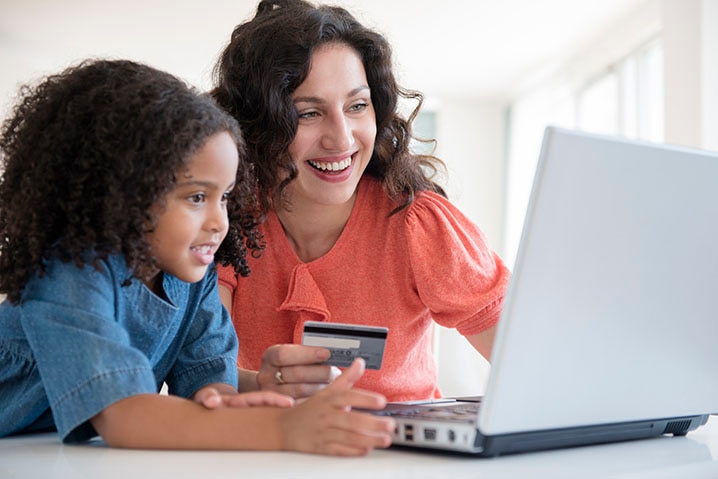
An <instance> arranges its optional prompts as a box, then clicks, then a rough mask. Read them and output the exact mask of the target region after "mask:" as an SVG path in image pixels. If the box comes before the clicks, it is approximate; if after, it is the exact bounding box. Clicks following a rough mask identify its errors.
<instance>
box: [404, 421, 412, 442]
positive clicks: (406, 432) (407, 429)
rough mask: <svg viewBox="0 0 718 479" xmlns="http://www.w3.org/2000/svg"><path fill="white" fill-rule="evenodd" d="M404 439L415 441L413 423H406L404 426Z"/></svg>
mask: <svg viewBox="0 0 718 479" xmlns="http://www.w3.org/2000/svg"><path fill="white" fill-rule="evenodd" d="M404 439H406V440H407V441H413V440H414V426H412V425H411V424H406V425H405V426H404Z"/></svg>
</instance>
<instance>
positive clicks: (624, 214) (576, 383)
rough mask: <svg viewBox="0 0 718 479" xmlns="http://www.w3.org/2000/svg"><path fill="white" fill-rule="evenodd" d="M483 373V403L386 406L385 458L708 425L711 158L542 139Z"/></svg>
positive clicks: (717, 305)
mask: <svg viewBox="0 0 718 479" xmlns="http://www.w3.org/2000/svg"><path fill="white" fill-rule="evenodd" d="M491 364H492V368H491V373H490V376H489V380H488V383H487V386H486V391H485V394H484V396H483V397H475V398H450V399H441V400H434V401H428V402H424V403H422V402H411V403H391V404H389V405H387V408H386V409H385V410H384V411H382V412H380V414H384V415H390V416H392V417H394V418H395V419H396V422H397V428H396V430H395V432H394V437H393V444H394V445H396V446H408V447H418V448H428V449H435V450H444V451H456V452H461V453H468V454H473V455H477V456H485V457H491V456H498V455H503V454H511V453H519V452H527V451H536V450H544V449H554V448H563V447H570V446H580V445H588V444H597V443H607V442H616V441H626V440H633V439H643V438H649V437H655V436H662V435H674V436H682V435H685V434H686V433H688V432H689V431H692V430H694V429H696V428H697V427H699V426H701V425H703V424H705V423H706V421H707V420H708V417H709V415H710V414H712V413H716V412H718V370H717V369H716V367H718V154H717V153H710V152H706V151H698V150H691V149H687V148H679V147H674V146H667V145H657V144H651V143H647V142H641V141H632V140H626V139H619V138H615V137H607V136H600V135H594V134H588V133H581V132H576V131H571V130H566V129H560V128H555V127H548V128H547V129H546V131H545V136H544V140H543V146H542V149H541V154H540V157H539V162H538V166H537V171H536V176H535V180H534V184H533V189H532V193H531V197H530V201H529V206H528V210H527V215H526V218H525V222H524V227H523V232H522V237H521V242H520V246H519V249H518V253H517V258H516V263H515V266H514V271H513V277H512V280H511V284H510V286H509V290H508V293H507V296H506V298H505V303H504V309H503V312H502V317H501V320H500V323H499V326H498V330H497V336H496V341H495V345H494V350H493V354H492V358H491ZM457 367H460V366H458V365H457Z"/></svg>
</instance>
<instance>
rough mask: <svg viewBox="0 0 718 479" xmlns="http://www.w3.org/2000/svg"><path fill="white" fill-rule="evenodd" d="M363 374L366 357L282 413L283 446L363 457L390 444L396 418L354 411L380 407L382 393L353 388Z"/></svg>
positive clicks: (285, 447) (313, 451) (384, 403)
mask: <svg viewBox="0 0 718 479" xmlns="http://www.w3.org/2000/svg"><path fill="white" fill-rule="evenodd" d="M362 374H364V360H362V359H357V360H355V361H354V363H353V364H352V365H351V366H350V367H349V368H347V369H346V370H345V371H344V374H342V375H341V376H340V377H339V378H338V379H337V380H336V381H334V382H333V383H332V384H330V385H329V386H327V387H326V388H325V389H324V390H322V391H320V392H318V393H317V394H315V395H314V396H312V397H310V398H308V399H306V400H305V401H303V402H301V403H300V404H298V405H297V406H295V407H293V408H290V409H287V410H285V411H283V412H282V415H283V417H282V418H281V428H282V437H283V441H284V444H283V449H287V450H294V451H302V452H311V453H319V454H332V455H338V456H362V455H365V454H367V453H369V451H371V450H372V449H374V448H376V447H388V446H389V445H390V444H391V433H392V431H393V430H394V427H395V424H394V420H393V419H391V418H388V417H381V416H374V415H372V414H369V413H363V412H358V411H353V410H352V408H364V409H381V408H383V407H384V406H385V405H386V398H385V397H384V396H382V395H381V394H378V393H374V392H370V391H364V390H360V389H352V386H353V385H354V383H355V382H356V381H357V380H358V379H359V378H360V377H361V375H362Z"/></svg>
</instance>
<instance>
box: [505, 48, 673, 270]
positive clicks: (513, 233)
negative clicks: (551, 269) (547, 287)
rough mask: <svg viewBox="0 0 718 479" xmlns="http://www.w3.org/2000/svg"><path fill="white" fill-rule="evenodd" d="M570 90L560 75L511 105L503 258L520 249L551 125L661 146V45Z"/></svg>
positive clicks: (510, 260) (632, 55)
mask: <svg viewBox="0 0 718 479" xmlns="http://www.w3.org/2000/svg"><path fill="white" fill-rule="evenodd" d="M599 71H600V73H598V74H597V75H593V76H592V77H590V78H589V79H588V80H587V81H585V82H583V83H580V84H578V86H576V85H573V86H572V85H571V84H569V83H568V82H566V81H563V80H560V79H563V78H565V77H564V76H562V75H561V74H557V75H556V76H555V77H554V78H553V79H552V80H549V81H547V82H544V83H543V84H541V85H540V86H538V87H537V88H535V89H534V90H532V91H531V92H529V93H528V94H525V95H522V97H521V98H519V99H517V100H516V101H515V102H513V103H512V105H511V107H510V114H509V130H508V152H507V161H508V167H507V168H508V169H507V188H506V223H505V236H504V237H505V247H504V251H505V254H504V257H505V260H506V262H507V264H508V265H509V266H510V267H511V266H513V262H514V259H515V254H516V249H517V248H518V243H519V239H520V236H521V229H522V227H523V220H524V215H525V212H526V206H527V204H528V200H529V195H530V191H531V185H532V183H533V176H534V173H535V170H536V161H537V159H538V152H539V150H540V145H541V139H542V135H543V130H544V128H545V127H546V126H547V125H555V126H561V127H565V128H575V129H579V130H584V131H590V132H594V133H602V134H609V135H619V136H624V137H627V138H639V139H644V140H649V141H655V142H662V141H663V136H664V135H663V129H664V127H663V124H664V122H663V118H664V100H663V99H664V86H663V79H664V74H663V44H662V42H661V40H660V38H654V39H653V40H651V41H649V42H647V43H645V44H644V45H642V46H641V47H639V48H637V49H635V50H633V51H632V52H631V53H630V54H628V55H626V56H625V57H623V58H622V59H620V60H618V61H616V62H614V63H612V64H610V65H607V66H605V67H604V68H603V69H600V70H599Z"/></svg>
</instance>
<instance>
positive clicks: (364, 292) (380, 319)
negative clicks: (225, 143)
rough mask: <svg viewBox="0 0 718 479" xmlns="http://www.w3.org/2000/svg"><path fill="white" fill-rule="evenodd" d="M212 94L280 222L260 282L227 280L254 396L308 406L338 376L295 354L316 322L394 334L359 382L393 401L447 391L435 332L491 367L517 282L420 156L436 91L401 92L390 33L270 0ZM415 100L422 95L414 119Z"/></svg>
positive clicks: (322, 10)
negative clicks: (270, 393) (419, 128)
mask: <svg viewBox="0 0 718 479" xmlns="http://www.w3.org/2000/svg"><path fill="white" fill-rule="evenodd" d="M213 94H214V96H215V98H216V99H217V101H218V102H219V103H220V105H221V106H222V107H224V108H225V109H226V110H227V111H229V112H230V113H232V115H233V116H234V117H235V118H237V120H238V121H239V123H240V125H241V126H242V128H243V132H244V133H245V138H246V140H247V146H248V158H249V160H250V162H251V163H252V164H253V166H254V170H255V171H256V173H257V176H258V179H259V193H260V201H261V205H262V212H263V214H264V215H265V216H266V221H265V222H264V224H262V226H261V228H262V233H263V235H264V239H265V240H266V242H267V249H266V250H265V251H264V252H263V255H262V258H261V260H259V262H260V263H261V264H259V265H258V266H257V268H256V270H255V272H254V273H253V274H252V275H251V276H250V277H249V278H241V277H238V276H237V271H235V269H234V268H232V267H231V266H230V267H226V268H221V270H220V273H219V276H220V295H222V299H223V302H224V304H225V305H226V306H227V308H228V309H229V311H230V312H231V314H232V320H233V321H234V324H235V327H236V329H237V333H238V335H239V340H240V343H241V344H242V345H243V347H242V348H241V350H240V354H239V364H240V366H241V367H242V368H243V371H242V373H241V378H242V379H241V380H240V381H244V382H243V384H244V385H245V386H244V387H246V388H247V389H249V388H255V389H256V388H269V389H275V390H278V391H281V392H284V393H287V394H291V395H293V396H303V395H307V394H312V393H313V392H315V391H317V390H320V389H321V388H322V387H323V386H324V385H325V384H326V383H329V382H331V381H332V379H333V377H334V374H335V373H333V372H332V371H331V369H329V368H328V367H326V366H323V365H319V364H318V363H319V362H320V361H321V359H322V357H323V356H321V355H322V354H326V353H325V352H323V351H322V350H316V349H311V348H307V347H302V346H300V345H299V344H296V343H299V342H300V341H301V337H302V328H303V325H304V323H305V322H306V321H308V320H314V321H327V322H339V323H355V324H368V325H375V326H388V327H389V335H388V338H387V344H386V349H385V352H384V361H383V364H382V369H381V370H380V371H368V372H367V373H366V374H365V375H364V376H363V377H362V379H361V381H360V382H359V383H358V385H359V386H361V387H363V388H365V389H370V390H374V391H379V392H381V393H383V394H385V395H386V396H387V399H389V400H390V401H401V400H410V399H424V398H432V397H438V396H440V395H441V391H439V388H438V386H437V372H436V366H435V361H434V358H433V356H432V330H433V329H432V325H433V323H434V322H436V323H439V324H441V325H442V326H445V327H449V328H455V329H457V330H458V331H459V332H460V333H461V334H463V335H464V336H465V337H466V339H467V340H468V341H469V343H470V344H471V345H473V346H474V348H475V349H476V350H477V351H478V353H480V354H482V355H484V356H485V357H486V358H487V359H489V358H490V354H491V348H492V345H493V338H494V331H495V326H496V323H497V321H498V319H499V315H500V313H501V306H502V302H503V298H504V294H505V291H506V287H507V284H508V278H509V272H508V270H507V268H506V267H505V266H504V263H503V262H502V261H501V258H499V257H498V255H497V254H496V253H495V252H494V251H493V250H492V249H491V247H490V246H489V244H488V242H487V240H486V237H485V236H484V234H483V233H482V232H481V230H480V229H479V228H478V227H477V226H476V225H475V224H473V223H472V222H471V221H470V220H469V219H468V218H467V217H466V216H464V215H463V214H462V213H461V212H460V211H459V210H458V209H457V208H456V207H455V206H454V205H453V204H451V203H450V202H449V201H448V200H447V199H446V197H445V196H444V194H443V190H442V189H441V187H439V185H437V184H436V183H434V181H433V180H432V175H431V173H432V171H436V170H437V169H440V168H441V166H442V163H441V162H440V161H439V160H438V159H437V158H434V157H433V156H427V155H416V154H413V153H412V152H411V150H410V147H409V145H410V141H411V140H412V130H411V120H412V119H413V117H414V116H415V115H416V113H417V112H418V109H419V107H420V106H421V98H422V97H421V95H420V94H419V93H418V92H410V91H406V90H404V89H402V88H400V87H399V85H398V84H397V82H396V80H395V78H394V74H393V71H392V58H391V47H390V45H389V44H388V42H387V41H386V39H385V38H384V37H383V36H382V35H380V34H379V33H377V32H375V31H373V30H371V29H368V28H366V27H364V26H363V25H362V24H361V23H359V22H358V21H357V20H356V19H355V18H354V17H353V16H352V15H351V14H350V13H349V12H347V11H346V10H344V9H342V8H339V7H331V6H327V5H322V6H318V7H315V6H314V5H312V4H310V3H307V2H304V1H301V0H274V1H272V0H265V1H261V2H260V3H259V6H258V8H257V13H256V15H255V16H254V18H252V19H250V20H247V21H246V22H244V23H241V24H240V25H238V26H237V27H236V28H235V30H234V32H233V33H232V39H231V41H230V43H229V45H228V46H227V47H226V49H225V50H224V52H223V54H222V56H221V58H220V62H219V63H218V64H217V67H216V86H215V89H214V90H213ZM402 97H404V98H407V99H415V100H418V106H417V108H416V110H415V111H414V113H413V114H412V115H411V116H410V117H409V118H408V119H405V118H404V117H402V116H401V115H400V114H399V113H398V100H399V99H400V98H402ZM252 261H254V258H250V264H251V263H252ZM255 273H256V274H255ZM277 343H285V344H282V345H280V346H274V345H275V344H277ZM288 343H295V344H288ZM245 346H246V347H245ZM456 367H461V366H460V365H458V364H457V365H456ZM257 370H258V372H255V371H257Z"/></svg>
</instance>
